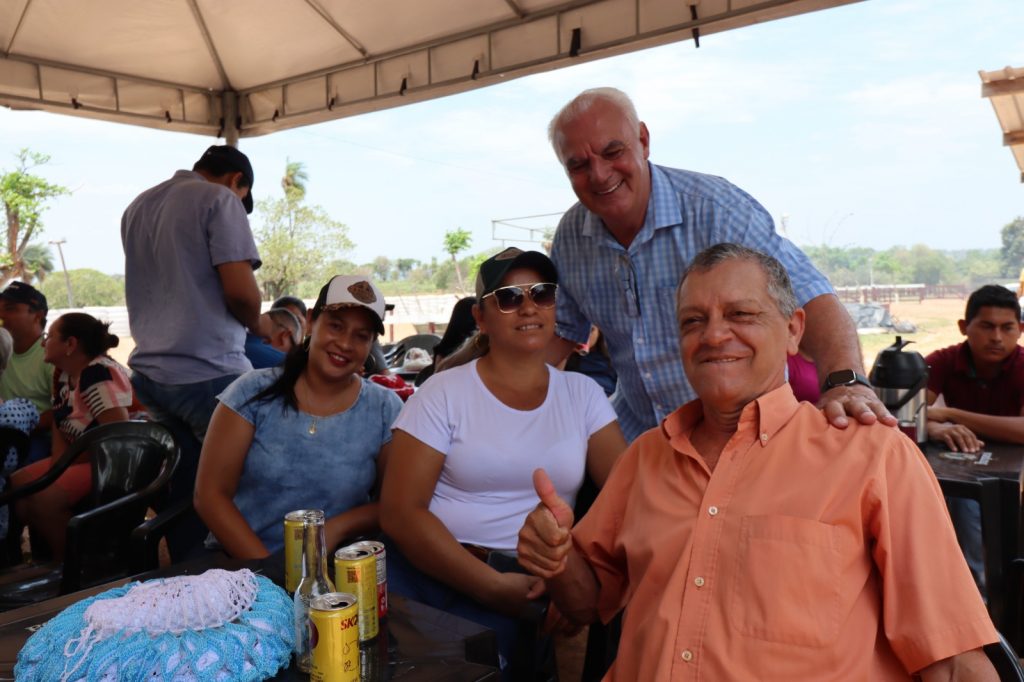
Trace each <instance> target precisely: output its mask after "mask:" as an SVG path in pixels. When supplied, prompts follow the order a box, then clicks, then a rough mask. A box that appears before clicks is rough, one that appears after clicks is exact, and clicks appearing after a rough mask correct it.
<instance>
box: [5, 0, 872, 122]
mask: <svg viewBox="0 0 1024 682" xmlns="http://www.w3.org/2000/svg"><path fill="white" fill-rule="evenodd" d="M857 1H859V0H569V1H567V0H145V1H144V2H139V0H93V1H91V2H82V0H0V104H4V105H6V106H9V107H12V108H16V109H43V110H47V111H54V112H59V113H66V114H74V115H78V116H87V117H92V118H100V119H106V120H113V121H119V122H124V123H133V124H136V125H143V126H149V127H154V128H163V129H167V130H178V131H188V132H193V133H200V134H208V135H213V136H217V137H228V139H229V141H230V140H233V139H237V137H238V136H241V137H249V136H255V135H263V134H266V133H269V132H272V131H275V130H283V129H286V128H292V127H295V126H300V125H306V124H309V123H316V122H320V121H326V120H330V119H335V118H342V117H345V116H352V115H355V114H360V113H364V112H367V111H373V110H378V109H385V108H388V107H394V106H399V105H402V104H407V103H410V102H415V101H419V100H425V99H430V98H433V97H440V96H443V95H448V94H452V93H456V92H462V91H465V90H469V89H472V88H476V87H480V86H483V85H490V84H494V83H498V82H502V81H503V80H507V79H510V78H516V77H519V76H524V75H527V74H530V73H536V72H540V71H547V70H551V69H555V68H558V67H560V66H566V65H569V64H572V63H576V62H580V61H585V60H590V59H597V58H601V57H607V56H610V55H614V54H620V53H624V52H629V51H633V50H638V49H641V48H645V47H651V46H654V45H660V44H663V43H669V42H673V41H678V40H685V39H697V40H699V38H700V37H701V36H704V35H707V34H709V33H714V32H718V31H724V30H728V29H732V28H737V27H741V26H746V25H750V24H753V23H758V22H763V21H768V20H772V19H777V18H781V17H786V16H792V15H795V14H801V13H804V12H810V11H814V10H819V9H824V8H828V7H834V6H838V5H843V4H848V3H851V2H857ZM224 121H228V122H234V125H233V126H232V125H230V124H229V126H228V127H227V129H225V127H224Z"/></svg>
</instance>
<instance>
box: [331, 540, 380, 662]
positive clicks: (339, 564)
mask: <svg viewBox="0 0 1024 682" xmlns="http://www.w3.org/2000/svg"><path fill="white" fill-rule="evenodd" d="M334 585H335V587H337V588H338V589H339V590H344V591H345V592H351V593H352V594H354V595H356V599H357V600H358V601H359V641H360V642H366V641H369V640H371V639H373V638H374V637H376V636H377V631H378V628H379V624H378V622H377V557H375V556H373V552H371V551H370V550H369V549H366V548H365V547H354V546H352V545H349V546H348V547H343V548H342V549H339V550H338V551H337V552H335V553H334Z"/></svg>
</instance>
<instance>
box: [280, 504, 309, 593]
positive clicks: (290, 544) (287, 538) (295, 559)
mask: <svg viewBox="0 0 1024 682" xmlns="http://www.w3.org/2000/svg"><path fill="white" fill-rule="evenodd" d="M310 511H312V510H310V509H296V510H295V511H291V512H288V513H287V514H285V515H284V590H285V592H287V593H288V594H295V589H296V588H297V587H298V586H299V583H300V582H301V581H302V519H303V518H304V517H305V516H306V514H308V513H309V512H310Z"/></svg>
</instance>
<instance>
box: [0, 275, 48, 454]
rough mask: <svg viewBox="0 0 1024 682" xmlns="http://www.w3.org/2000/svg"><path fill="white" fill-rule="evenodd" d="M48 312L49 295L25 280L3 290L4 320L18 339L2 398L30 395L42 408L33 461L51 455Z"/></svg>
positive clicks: (0, 316) (1, 384)
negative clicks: (46, 345) (45, 332)
mask: <svg viewBox="0 0 1024 682" xmlns="http://www.w3.org/2000/svg"><path fill="white" fill-rule="evenodd" d="M47 311H48V307H47V305H46V297H45V296H43V294H42V293H40V292H39V291H38V290H36V289H35V288H34V287H32V286H30V285H28V284H25V283H24V282H11V283H10V284H8V285H7V288H6V289H4V290H3V292H2V293H0V320H2V321H3V323H4V329H6V330H7V331H8V332H10V334H11V338H12V339H14V353H13V354H12V355H11V361H10V362H9V363H8V365H7V369H6V370H5V371H4V373H3V376H2V377H0V398H2V399H4V400H10V399H11V398H26V399H27V400H31V401H32V404H33V405H35V406H36V409H37V410H39V425H38V426H37V427H36V430H35V432H34V433H33V434H32V451H31V453H30V454H29V461H30V462H35V461H38V460H40V459H43V458H44V457H46V456H47V455H49V454H50V442H51V438H50V426H51V425H52V424H53V415H52V414H51V413H50V399H51V393H50V391H51V390H52V388H53V365H51V364H49V363H48V362H46V361H45V360H44V359H43V355H44V353H43V345H42V338H43V330H44V329H45V328H46V313H47Z"/></svg>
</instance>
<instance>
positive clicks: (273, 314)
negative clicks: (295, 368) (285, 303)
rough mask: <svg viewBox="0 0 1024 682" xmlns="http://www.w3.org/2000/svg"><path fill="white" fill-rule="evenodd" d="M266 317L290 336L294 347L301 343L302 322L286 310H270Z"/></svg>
mask: <svg viewBox="0 0 1024 682" xmlns="http://www.w3.org/2000/svg"><path fill="white" fill-rule="evenodd" d="M267 317H269V318H270V319H271V320H272V321H274V322H276V323H277V324H279V325H281V326H282V327H284V328H285V329H287V330H288V333H289V334H291V336H292V342H293V343H295V344H296V345H298V344H300V343H302V321H301V320H299V318H298V317H297V316H296V315H295V313H293V312H292V311H290V310H288V309H287V308H271V309H270V310H268V311H267Z"/></svg>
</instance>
